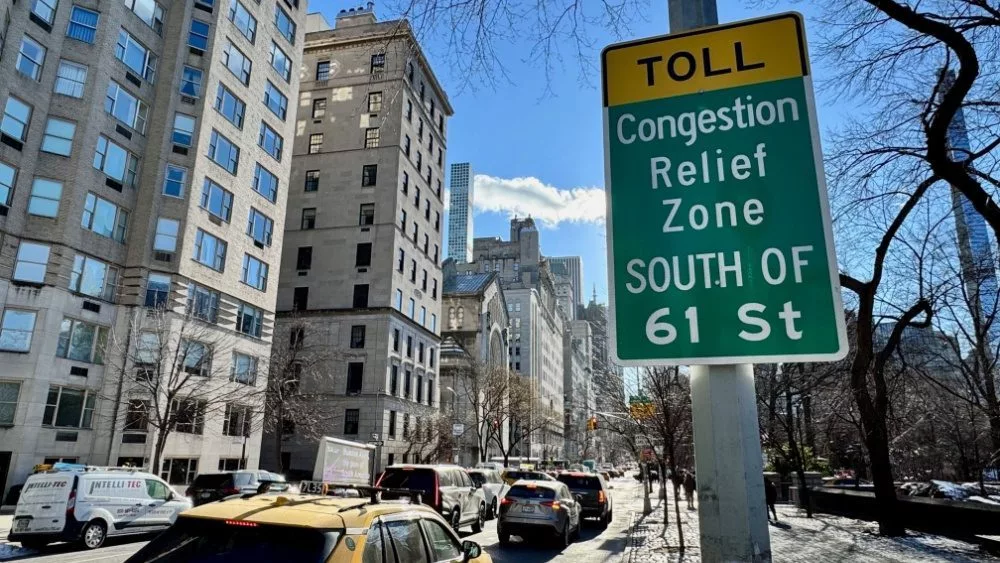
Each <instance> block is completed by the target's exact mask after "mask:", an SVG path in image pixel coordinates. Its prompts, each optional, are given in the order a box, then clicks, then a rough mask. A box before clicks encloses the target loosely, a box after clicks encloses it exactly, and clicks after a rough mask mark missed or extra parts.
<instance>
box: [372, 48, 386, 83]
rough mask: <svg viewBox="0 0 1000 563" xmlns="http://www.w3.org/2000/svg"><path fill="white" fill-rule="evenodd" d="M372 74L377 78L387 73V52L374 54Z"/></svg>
mask: <svg viewBox="0 0 1000 563" xmlns="http://www.w3.org/2000/svg"><path fill="white" fill-rule="evenodd" d="M371 74H372V78H373V79H376V80H377V79H379V78H382V76H383V75H384V74H385V53H377V54H375V55H372V66H371Z"/></svg>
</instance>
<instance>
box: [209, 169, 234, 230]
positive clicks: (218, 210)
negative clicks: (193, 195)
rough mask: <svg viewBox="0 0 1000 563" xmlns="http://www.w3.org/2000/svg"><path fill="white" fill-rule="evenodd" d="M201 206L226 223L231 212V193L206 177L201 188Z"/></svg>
mask: <svg viewBox="0 0 1000 563" xmlns="http://www.w3.org/2000/svg"><path fill="white" fill-rule="evenodd" d="M201 207H202V209H205V210H207V211H208V212H209V213H211V214H212V215H215V216H216V217H218V218H219V219H222V220H223V221H225V222H227V223H228V222H229V219H230V217H231V216H232V214H233V194H232V192H230V191H229V190H227V189H224V188H223V187H222V186H220V185H219V184H216V183H215V182H213V181H212V180H210V179H208V178H207V177H206V178H205V183H204V184H203V185H202V188H201Z"/></svg>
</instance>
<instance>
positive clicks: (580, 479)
mask: <svg viewBox="0 0 1000 563" xmlns="http://www.w3.org/2000/svg"><path fill="white" fill-rule="evenodd" d="M558 479H559V480H560V481H562V482H563V483H566V486H567V487H569V488H571V489H594V490H597V489H600V488H601V480H600V479H598V478H597V477H594V476H592V475H566V474H565V473H564V474H562V475H560V476H559V477H558Z"/></svg>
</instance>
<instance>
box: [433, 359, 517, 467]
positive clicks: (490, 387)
mask: <svg viewBox="0 0 1000 563" xmlns="http://www.w3.org/2000/svg"><path fill="white" fill-rule="evenodd" d="M452 373H453V374H454V378H453V379H452V383H453V384H454V385H455V387H454V389H455V392H456V394H455V399H454V400H455V403H454V404H452V405H450V407H449V408H450V409H451V410H453V411H454V412H453V417H454V420H455V422H459V423H461V424H462V425H463V427H464V428H463V433H462V435H460V436H457V437H456V438H458V439H460V440H461V439H464V438H465V437H466V436H469V437H471V438H472V439H473V440H475V443H476V459H477V460H478V461H487V459H486V458H487V452H488V451H489V445H490V443H491V442H493V441H494V440H495V441H496V442H499V443H503V442H504V440H505V439H506V435H505V432H504V431H503V426H502V424H501V422H502V420H503V419H504V418H505V416H506V414H507V411H508V409H509V408H510V393H511V387H512V385H514V384H516V380H515V378H517V377H518V376H517V374H514V373H511V371H510V370H509V369H508V368H507V366H492V365H489V364H486V363H481V362H480V363H473V364H469V365H467V366H465V367H462V368H458V369H455V370H454V371H453V372H452ZM451 432H452V430H451V428H449V429H448V433H449V435H451Z"/></svg>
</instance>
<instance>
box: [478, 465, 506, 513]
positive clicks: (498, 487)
mask: <svg viewBox="0 0 1000 563" xmlns="http://www.w3.org/2000/svg"><path fill="white" fill-rule="evenodd" d="M469 477H472V482H473V483H475V484H476V486H477V487H480V488H482V489H483V496H484V497H486V518H487V520H492V519H494V518H496V517H497V513H498V512H499V510H500V497H502V496H503V492H504V489H505V488H506V487H507V484H506V483H504V480H503V477H501V476H500V473H499V472H498V471H494V470H492V469H470V470H469Z"/></svg>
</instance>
